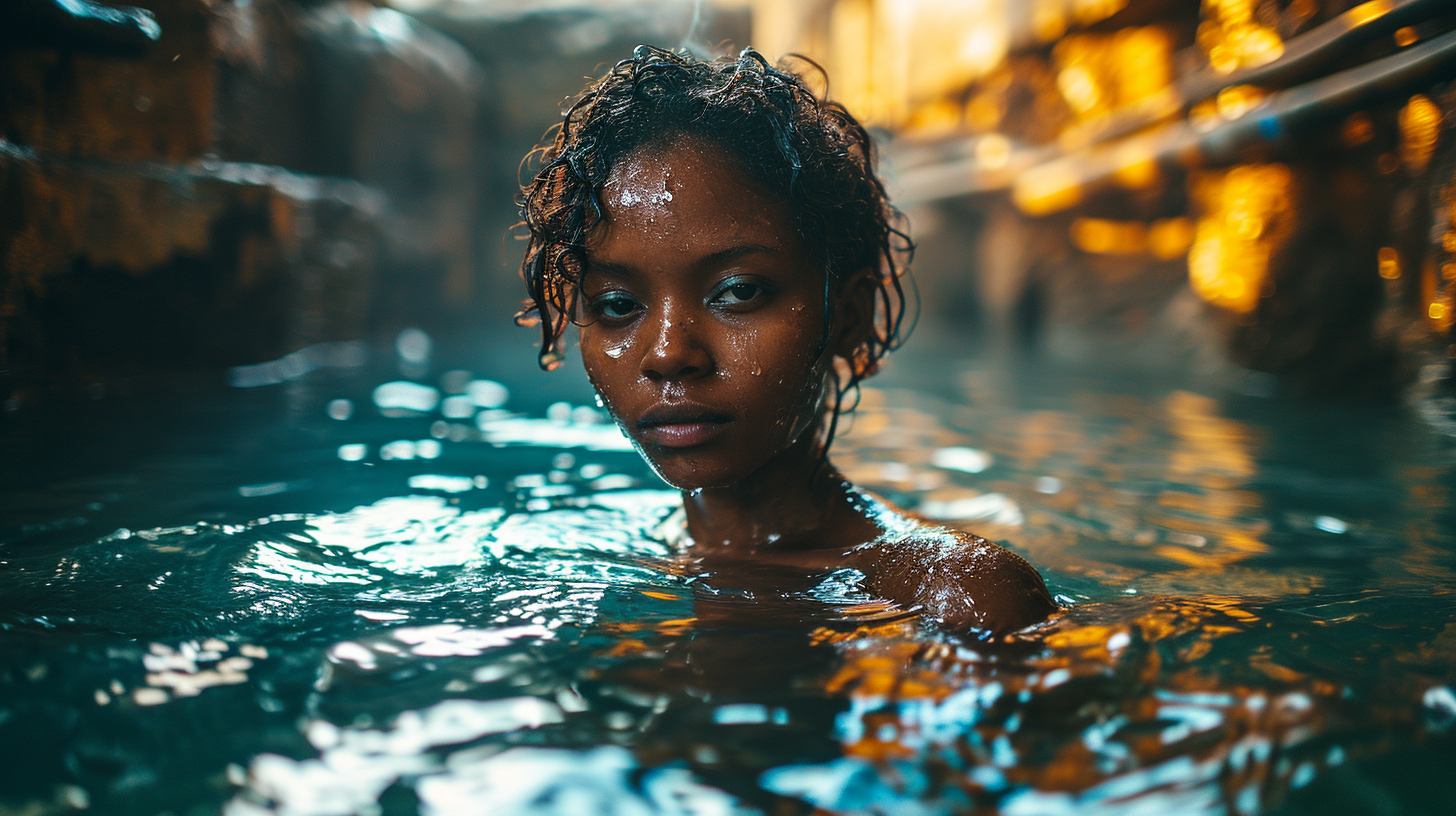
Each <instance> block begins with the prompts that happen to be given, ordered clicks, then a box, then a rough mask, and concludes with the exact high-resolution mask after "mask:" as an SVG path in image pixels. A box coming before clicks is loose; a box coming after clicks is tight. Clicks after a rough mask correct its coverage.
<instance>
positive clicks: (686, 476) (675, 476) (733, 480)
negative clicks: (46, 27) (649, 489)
mask: <svg viewBox="0 0 1456 816" xmlns="http://www.w3.org/2000/svg"><path fill="white" fill-rule="evenodd" d="M643 458H644V459H646V460H647V464H649V465H651V466H652V470H653V471H655V472H656V473H657V475H658V477H659V478H661V479H662V480H663V481H664V482H667V483H668V484H669V485H671V486H672V487H674V488H676V489H678V490H703V489H708V488H716V487H728V486H730V485H733V484H737V483H738V482H740V481H742V480H743V479H744V478H746V477H747V476H748V475H749V474H750V473H751V472H752V471H751V470H747V471H745V470H744V469H743V468H742V467H731V466H727V465H725V464H724V463H721V462H714V461H711V459H710V458H709V457H702V456H693V455H692V454H688V453H679V454H667V455H665V456H650V455H647V454H646V453H644V454H643Z"/></svg>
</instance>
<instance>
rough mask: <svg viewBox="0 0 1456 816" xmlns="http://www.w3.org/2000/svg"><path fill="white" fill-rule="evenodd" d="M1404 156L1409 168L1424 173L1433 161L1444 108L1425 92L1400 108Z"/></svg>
mask: <svg viewBox="0 0 1456 816" xmlns="http://www.w3.org/2000/svg"><path fill="white" fill-rule="evenodd" d="M1398 121H1399V122H1400V158H1401V161H1402V162H1403V163H1404V164H1405V166H1406V169H1408V170H1410V172H1412V173H1420V172H1422V171H1424V170H1425V169H1426V166H1427V165H1428V164H1430V163H1431V154H1432V153H1434V152H1435V150H1436V141H1437V139H1439V138H1440V136H1441V108H1440V107H1438V106H1437V105H1436V103H1434V102H1432V101H1431V100H1430V99H1429V98H1427V97H1426V96H1423V95H1422V94H1416V95H1415V96H1412V97H1411V98H1410V101H1409V102H1407V103H1406V105H1405V107H1403V108H1401V109H1400V117H1399V120H1398Z"/></svg>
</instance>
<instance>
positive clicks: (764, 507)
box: [683, 431, 878, 553]
mask: <svg viewBox="0 0 1456 816" xmlns="http://www.w3.org/2000/svg"><path fill="white" fill-rule="evenodd" d="M851 494H852V488H851V487H850V485H849V484H848V483H847V482H846V481H845V480H844V477H843V476H841V475H839V473H838V471H836V470H835V469H834V468H833V467H832V466H831V465H830V464H829V462H828V461H827V460H824V459H822V457H821V456H820V454H819V449H818V444H817V434H815V433H813V432H812V431H810V432H806V433H804V434H803V435H802V436H801V437H800V439H799V440H798V441H797V442H795V443H794V444H793V445H791V446H789V448H788V449H787V450H785V451H784V452H783V453H781V454H780V455H779V456H776V457H774V459H772V460H770V461H769V462H768V463H767V464H765V465H764V466H763V467H762V468H759V470H758V472H756V473H755V474H753V475H752V476H750V477H748V478H746V479H743V480H741V481H739V482H736V483H734V484H732V485H729V486H727V487H715V488H704V489H702V490H697V491H683V507H684V509H685V510H686V512H687V523H688V533H689V535H691V536H692V539H693V542H694V545H695V547H696V548H699V549H703V550H727V551H733V552H740V553H752V552H764V551H771V550H779V551H786V550H798V549H817V548H821V547H835V546H844V545H852V544H855V543H860V542H862V541H868V540H870V539H872V538H874V537H875V535H877V533H878V530H877V528H876V527H875V526H874V525H873V524H872V523H871V522H870V521H869V520H868V519H866V518H865V516H864V515H863V514H862V513H861V512H859V511H858V510H857V509H856V505H855V503H853V502H851V501H850V499H851ZM852 539H855V540H852Z"/></svg>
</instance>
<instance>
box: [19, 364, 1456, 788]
mask: <svg viewBox="0 0 1456 816" xmlns="http://www.w3.org/2000/svg"><path fill="white" fill-rule="evenodd" d="M910 352H913V349H911V350H907V353H910ZM928 354H929V353H928V352H927V353H926V355H922V356H921V357H920V358H918V359H917V358H916V357H914V356H907V357H904V358H903V359H901V360H898V361H896V363H895V364H894V365H892V366H891V369H890V370H889V371H888V372H887V374H886V375H885V376H883V377H881V378H880V379H879V381H878V382H876V387H875V388H874V389H867V390H866V392H865V394H864V398H863V401H862V403H861V407H860V410H859V412H858V414H857V416H856V418H855V419H854V421H853V423H852V425H851V426H850V427H849V428H848V429H847V430H846V431H844V432H842V435H841V438H840V440H839V441H838V442H837V443H836V456H835V459H836V461H837V463H838V464H839V465H840V466H841V468H842V469H843V470H844V471H845V472H846V473H847V474H849V475H850V476H851V477H852V478H853V479H854V480H855V481H856V482H858V483H859V484H861V485H862V486H865V487H867V488H870V489H873V490H876V491H879V492H880V493H881V494H882V495H884V496H885V497H886V498H888V499H890V500H892V501H895V502H898V503H900V504H902V505H903V506H905V507H907V508H908V509H912V510H917V511H918V512H920V513H922V514H924V515H927V516H930V517H934V518H937V519H940V520H942V521H943V523H946V524H950V525H954V526H958V527H962V528H964V529H967V530H972V531H975V532H977V533H980V534H982V535H985V536H987V537H989V538H993V539H997V540H1000V541H1002V542H1005V543H1007V544H1008V545H1009V546H1011V547H1013V548H1014V549H1016V550H1017V551H1018V552H1020V553H1022V554H1023V555H1025V556H1026V557H1027V558H1029V559H1030V560H1031V561H1032V562H1033V563H1034V564H1036V565H1037V566H1038V567H1039V568H1041V569H1042V570H1043V572H1044V574H1045V576H1046V578H1047V581H1048V584H1049V586H1050V587H1051V588H1052V591H1053V592H1054V594H1057V595H1058V596H1059V597H1060V599H1061V600H1062V601H1063V602H1064V603H1065V605H1066V611H1065V612H1064V613H1063V614H1061V615H1059V616H1058V617H1056V618H1055V619H1053V620H1052V621H1050V622H1049V623H1047V624H1046V625H1044V626H1042V627H1039V628H1036V629H1034V630H1030V631H1027V632H1024V633H1022V634H1020V635H1019V636H1017V637H1016V638H1014V639H1013V641H1014V642H1011V643H1007V644H998V645H987V644H982V643H977V642H973V641H961V640H957V639H955V638H952V637H948V636H945V635H943V634H941V633H938V632H936V631H934V629H933V628H931V627H928V626H925V625H922V624H920V623H919V622H918V621H917V620H915V619H914V617H913V615H907V614H905V613H904V611H903V610H896V609H893V608H890V607H887V606H886V605H885V604H883V603H879V602H877V601H876V599H873V598H869V597H866V596H864V595H863V594H862V593H861V592H860V591H859V589H858V585H857V582H856V576H855V575H853V574H852V571H847V570H844V571H837V572H829V573H826V574H823V575H815V576H808V577H807V579H806V581H803V582H798V583H797V584H795V585H794V586H785V588H784V589H783V591H781V592H777V593H774V592H767V593H766V592H764V591H763V588H762V587H761V586H755V587H752V588H746V587H740V586H735V585H734V584H733V582H732V581H729V580H722V579H719V580H714V579H706V580H705V579H699V578H694V577H693V575H692V571H691V569H690V568H688V566H687V565H686V564H685V561H684V559H685V556H684V554H683V553H682V552H680V551H679V550H678V549H677V547H676V546H675V545H674V543H673V541H674V538H673V531H672V529H671V527H672V518H671V512H672V510H673V509H674V508H675V507H676V506H677V500H676V497H675V495H674V494H673V493H672V492H670V491H667V490H664V489H663V486H662V485H661V483H659V482H657V481H656V480H655V479H654V478H653V476H652V475H651V473H650V472H649V471H648V470H647V469H646V468H645V466H644V465H643V464H642V463H641V461H640V459H639V458H638V457H637V456H636V454H635V453H633V452H631V451H630V449H628V447H627V445H626V444H625V440H623V439H622V438H621V436H620V434H618V433H617V432H616V431H615V429H613V428H612V427H611V426H610V425H609V424H606V423H605V421H604V418H603V416H602V414H601V412H600V411H598V410H597V409H596V408H595V407H594V406H593V404H592V400H591V397H590V395H589V393H587V392H585V391H583V390H582V387H581V383H580V380H579V378H578V379H569V378H558V379H554V380H553V379H552V376H555V375H550V376H548V375H544V374H543V375H537V374H535V373H534V372H531V373H522V372H521V371H520V370H519V369H515V370H505V369H498V370H490V369H491V366H489V365H485V364H481V365H478V366H477V368H479V369H480V370H478V371H474V372H462V371H458V370H457V371H452V372H441V371H438V370H434V371H432V370H430V369H428V368H427V367H424V366H419V365H416V366H415V367H414V368H412V369H408V370H407V371H406V373H408V374H410V375H412V376H408V377H405V376H402V375H401V374H400V373H399V371H397V370H392V368H391V367H385V366H378V367H374V368H370V367H363V368H357V369H344V370H323V371H316V372H312V373H304V374H301V375H300V374H297V373H296V372H295V373H293V374H291V375H290V377H284V378H278V379H282V380H283V381H282V382H279V383H277V384H274V385H260V386H257V387H250V388H232V389H222V390H219V389H215V388H212V389H208V388H204V389H201V391H200V392H198V393H193V394H188V395H182V396H174V397H171V398H168V399H165V400H163V399H160V398H155V397H152V398H145V399H144V398H128V397H117V396H105V397H104V398H102V399H100V400H96V401H79V402H75V403H64V402H62V403H59V404H56V405H52V406H47V407H46V408H45V409H44V410H37V409H34V408H31V407H25V408H22V410H20V411H14V412H11V413H10V414H7V415H6V419H5V427H4V439H3V442H4V445H5V450H6V452H7V455H6V458H7V459H8V460H9V461H12V462H15V463H17V467H15V468H13V469H11V468H7V469H8V470H10V473H9V474H8V475H7V476H6V477H5V484H4V491H5V492H4V495H3V498H0V644H3V648H0V806H3V807H4V808H7V809H9V810H11V811H14V812H25V813H36V814H41V813H58V812H67V811H72V810H77V809H82V808H90V809H92V810H96V811H99V812H108V813H111V812H116V813H159V812H171V813H211V812H217V811H219V810H222V811H224V812H226V813H229V814H237V815H239V816H240V815H241V814H255V813H258V814H261V813H277V814H352V813H360V814H373V813H416V812H419V813H428V814H448V813H457V812H460V813H464V812H470V813H481V812H486V813H492V814H558V813H559V814H580V813H597V812H599V813H611V814H689V813H691V814H720V813H721V814H736V813H765V814H781V813H808V812H810V811H811V810H812V809H813V808H815V807H817V808H821V809H823V810H825V811H829V812H835V813H883V814H915V815H916V816H920V814H939V813H961V812H1004V813H1078V814H1082V813H1100V812H1109V813H1144V812H1146V813H1167V812H1188V813H1200V812H1206V813H1262V812H1280V813H1324V812H1329V811H1330V810H1346V811H1359V812H1372V813H1428V812H1429V813H1436V812H1443V811H1444V809H1445V806H1446V805H1447V804H1448V803H1449V801H1450V798H1451V796H1452V795H1453V793H1456V782H1453V781H1452V779H1451V777H1450V774H1449V768H1450V767H1452V766H1453V762H1456V693H1453V688H1456V580H1453V578H1456V542H1453V530H1456V527H1453V525H1452V523H1451V522H1452V511H1453V502H1452V498H1451V489H1452V487H1453V485H1456V475H1453V461H1456V459H1453V445H1452V441H1451V440H1450V439H1449V438H1447V437H1444V436H1442V435H1441V434H1440V433H1438V432H1437V431H1435V430H1433V429H1432V428H1431V427H1430V426H1429V425H1427V424H1426V423H1424V422H1422V421H1421V420H1420V419H1419V418H1418V417H1417V416H1416V414H1415V413H1414V412H1412V411H1410V410H1408V409H1406V408H1404V407H1401V406H1337V405H1324V404H1309V403H1302V402H1299V401H1295V400H1292V399H1286V398H1280V397H1275V396H1267V395H1265V396H1260V395H1259V394H1261V393H1263V392H1265V391H1267V390H1268V389H1267V387H1266V384H1264V383H1262V382H1259V381H1257V380H1253V379H1248V380H1247V381H1238V380H1236V381H1231V382H1225V383H1220V384H1209V383H1206V382H1205V383H1198V382H1194V381H1189V382H1171V381H1169V380H1167V379H1166V378H1162V379H1156V380H1149V381H1140V380H1137V379H1132V378H1126V377H1124V378H1121V379H1118V380H1115V381H1109V380H1106V379H1094V378H1091V377H1089V376H1086V375H1084V374H1081V373H1078V372H1067V371H1061V372H1059V371H1056V370H1052V369H1048V368H1047V367H1045V366H1042V367H1036V368H1033V367H1029V366H1026V365H1022V364H1018V363H994V362H987V361H985V360H975V359H966V360H959V361H950V362H946V361H944V360H943V359H938V360H936V362H935V365H934V366H930V365H928V364H927V360H929V359H930V358H929V356H927V355H928ZM254 373H256V372H254ZM497 381H504V387H501V385H500V384H499V383H498V382H497ZM387 383H388V384H387ZM408 383H414V384H415V385H414V386H411V385H409V384H408ZM380 386H385V387H384V388H382V389H381V388H379V387H380ZM1244 392H1250V393H1244ZM341 400H346V401H347V403H345V402H341Z"/></svg>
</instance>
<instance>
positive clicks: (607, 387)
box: [581, 329, 634, 409]
mask: <svg viewBox="0 0 1456 816" xmlns="http://www.w3.org/2000/svg"><path fill="white" fill-rule="evenodd" d="M629 345H630V343H629V341H628V340H627V339H626V338H608V337H602V336H600V335H598V334H596V333H593V332H589V331H588V330H586V329H583V330H582V332H581V361H582V364H583V366H585V368H586V377H587V379H588V380H590V381H591V384H592V387H593V388H595V389H596V390H597V393H598V394H600V395H601V396H602V399H603V400H605V401H606V402H607V407H608V408H609V409H610V408H612V398H613V395H614V394H615V393H616V392H617V391H618V390H619V389H621V388H622V387H624V385H626V384H627V383H629V382H630V381H631V380H632V379H634V378H633V377H632V376H631V373H632V372H631V371H630V370H629V368H630V364H629V361H628V359H627V353H626V352H627V349H628V346H629Z"/></svg>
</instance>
